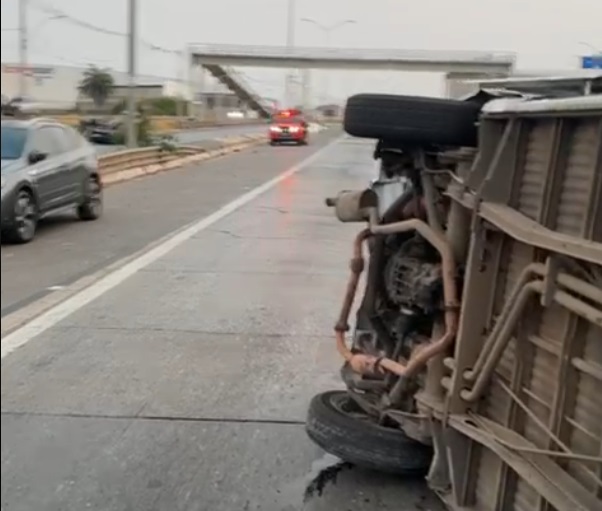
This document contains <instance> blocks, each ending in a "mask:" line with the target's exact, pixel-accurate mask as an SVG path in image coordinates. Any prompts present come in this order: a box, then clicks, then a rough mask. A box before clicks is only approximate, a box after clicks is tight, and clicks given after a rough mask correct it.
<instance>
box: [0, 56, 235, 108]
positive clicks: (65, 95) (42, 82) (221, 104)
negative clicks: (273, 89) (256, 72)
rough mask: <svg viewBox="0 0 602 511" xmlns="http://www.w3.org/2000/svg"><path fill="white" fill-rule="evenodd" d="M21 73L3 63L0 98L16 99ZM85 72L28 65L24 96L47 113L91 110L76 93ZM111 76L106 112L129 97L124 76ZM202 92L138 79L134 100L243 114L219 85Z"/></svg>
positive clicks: (211, 84) (153, 79) (147, 78)
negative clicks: (175, 102) (177, 100)
mask: <svg viewBox="0 0 602 511" xmlns="http://www.w3.org/2000/svg"><path fill="white" fill-rule="evenodd" d="M21 70H22V67H21V66H20V65H19V64H15V63H2V77H1V82H2V95H3V96H6V97H8V98H13V97H16V96H19V94H20V76H21ZM85 71H86V68H84V67H75V66H54V65H46V64H31V65H29V66H27V68H26V69H25V72H24V74H25V79H26V90H27V96H28V98H29V99H31V100H32V101H34V102H35V103H39V104H41V105H43V108H44V109H48V110H63V111H64V110H73V109H76V108H77V109H79V110H83V111H88V110H92V109H93V108H94V105H93V102H92V101H91V100H90V98H87V97H86V96H83V95H82V94H80V91H79V85H80V83H81V81H82V79H83V76H84V73H85ZM110 72H111V74H112V75H113V78H114V80H115V88H114V90H113V94H112V95H111V97H110V98H109V100H108V101H107V105H106V109H107V110H111V109H112V108H113V107H114V106H115V105H117V104H120V103H122V102H123V101H124V100H125V99H126V97H127V93H128V76H127V74H126V73H124V72H119V71H112V70H111V71H110ZM205 91H206V92H204V93H203V94H193V93H192V92H191V87H189V86H188V84H183V83H182V82H177V81H174V80H166V79H162V78H157V77H152V76H139V77H137V79H136V96H137V97H138V98H140V99H158V98H164V97H172V98H181V99H182V100H184V101H187V102H188V101H191V102H192V104H193V105H195V107H194V108H192V109H190V110H189V111H191V112H192V113H194V112H196V111H199V110H200V105H203V108H204V109H206V111H212V112H213V113H214V114H220V115H221V113H222V112H223V113H224V115H225V114H226V113H227V112H228V111H231V110H242V105H241V104H240V101H239V100H238V98H237V97H236V96H235V95H234V94H233V93H232V92H230V91H227V90H226V89H225V88H224V87H223V86H222V85H221V84H219V83H217V82H211V81H209V80H208V83H207V84H206V86H205Z"/></svg>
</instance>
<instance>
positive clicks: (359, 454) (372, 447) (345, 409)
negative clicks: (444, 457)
mask: <svg viewBox="0 0 602 511" xmlns="http://www.w3.org/2000/svg"><path fill="white" fill-rule="evenodd" d="M305 428H306V431H307V434H308V436H309V437H310V438H311V439H312V440H313V441H314V442H315V443H316V444H317V445H318V446H320V447H321V448H322V449H324V450H325V451H326V452H327V453H329V454H332V455H334V456H337V457H338V458H340V459H342V460H343V461H345V462H347V463H351V464H352V465H356V466H358V467H363V468H366V469H369V470H376V471H379V472H386V473H390V474H398V475H412V476H419V475H425V474H426V473H427V472H428V470H429V467H430V465H431V461H432V458H433V450H432V448H431V447H428V446H426V445H423V444H421V443H418V442H417V441H416V440H412V439H411V438H409V437H408V436H406V434H405V433H404V432H403V431H401V430H400V429H396V428H389V427H384V426H380V425H379V424H376V422H374V421H373V420H371V419H370V418H369V417H368V416H366V415H365V413H364V412H363V411H362V410H361V409H360V408H359V406H358V405H357V404H355V403H354V401H353V400H352V399H351V398H350V397H349V395H348V393H347V392H345V391H333V392H325V393H323V394H319V395H317V396H316V397H314V399H313V400H312V402H311V404H310V406H309V411H308V416H307V422H306V426H305Z"/></svg>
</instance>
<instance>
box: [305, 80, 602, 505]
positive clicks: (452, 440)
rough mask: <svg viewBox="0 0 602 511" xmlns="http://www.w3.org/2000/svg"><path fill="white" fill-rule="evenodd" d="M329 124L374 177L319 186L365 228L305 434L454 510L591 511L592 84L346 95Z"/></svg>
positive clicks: (599, 147) (595, 175)
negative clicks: (551, 90)
mask: <svg viewBox="0 0 602 511" xmlns="http://www.w3.org/2000/svg"><path fill="white" fill-rule="evenodd" d="M600 80H602V77H600ZM596 86H597V87H599V86H600V84H599V83H598V82H596ZM588 90H590V91H591V84H590V88H589V89H588ZM345 129H346V131H347V133H349V134H350V135H352V136H356V137H362V138H371V139H376V140H377V141H378V143H377V146H376V150H375V158H376V159H378V160H379V161H380V175H379V177H378V179H377V180H376V181H374V182H373V183H372V185H371V186H370V187H369V188H367V189H365V190H358V191H344V192H341V193H340V194H339V195H338V196H337V197H334V198H329V199H327V205H328V206H330V207H333V208H334V209H335V212H336V215H337V217H338V219H339V220H341V221H342V222H358V223H364V224H365V227H364V228H363V229H358V234H357V236H356V238H355V240H354V241H353V246H352V248H351V250H350V252H351V260H350V265H349V267H350V276H349V280H348V283H347V288H346V291H345V295H344V297H343V304H342V307H341V311H340V314H339V317H338V318H337V321H336V325H335V336H334V337H335V342H336V349H337V350H338V352H339V353H340V355H341V357H342V360H343V367H342V370H341V376H342V379H343V381H344V382H345V385H346V388H347V390H346V391H335V392H329V393H325V394H321V395H319V396H316V398H315V399H314V400H313V402H312V404H311V406H310V410H309V416H308V421H307V430H308V434H309V435H310V437H311V438H312V439H313V440H314V441H315V442H316V443H317V444H318V445H320V446H321V447H323V448H324V449H325V450H327V451H328V452H330V453H332V454H335V455H337V456H339V457H340V458H342V459H343V460H345V461H348V462H351V463H355V464H357V465H358V466H363V467H367V468H370V469H376V470H382V471H388V472H393V473H398V474H423V475H425V476H426V477H427V479H428V481H429V484H430V486H431V487H432V488H433V489H434V490H435V491H436V492H437V493H438V494H439V495H440V496H441V498H442V499H443V500H444V501H445V502H446V503H447V504H448V506H449V507H450V508H451V509H453V510H456V511H460V510H465V511H468V510H474V511H506V510H520V511H544V510H545V511H552V510H558V511H569V510H571V511H572V510H580V511H596V510H602V392H600V388H601V383H602V96H601V95H598V94H593V95H579V96H573V97H562V98H556V97H550V96H549V95H548V96H543V95H542V96H541V97H537V96H532V95H529V96H527V95H521V94H516V93H513V94H510V93H508V94H506V93H503V92H501V93H500V92H496V93H494V92H490V91H489V92H487V91H482V92H480V93H478V94H476V95H475V96H473V97H471V98H468V99H467V100H465V101H453V100H439V99H430V98H414V97H404V96H385V95H358V96H354V97H352V98H350V100H349V102H348V105H347V110H346V114H345ZM360 286H362V291H361V297H360ZM356 300H357V301H358V303H357V304H356V303H355V301H356ZM353 313H355V325H354V328H353V330H352V331H351V328H350V324H349V323H350V319H351V315H352V314H353ZM350 331H351V334H349V332H350Z"/></svg>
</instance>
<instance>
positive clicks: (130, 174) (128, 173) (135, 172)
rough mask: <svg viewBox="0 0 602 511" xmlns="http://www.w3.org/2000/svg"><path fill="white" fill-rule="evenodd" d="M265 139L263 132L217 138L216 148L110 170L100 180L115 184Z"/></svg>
mask: <svg viewBox="0 0 602 511" xmlns="http://www.w3.org/2000/svg"><path fill="white" fill-rule="evenodd" d="M265 141H266V136H265V135H264V134H261V135H247V136H240V137H231V138H224V139H218V140H216V142H219V143H220V144H221V146H220V147H218V148H216V149H210V150H203V149H199V152H198V153H197V154H192V155H186V156H183V157H181V158H177V159H174V160H171V161H169V162H166V163H163V164H155V165H147V166H144V167H136V168H130V169H126V170H122V171H117V172H111V173H109V174H106V175H104V176H102V182H103V184H104V185H105V186H112V185H116V184H119V183H123V182H126V181H131V180H133V179H137V178H140V177H144V176H151V175H154V174H157V173H159V172H165V171H168V170H172V169H176V168H180V167H183V166H185V165H188V164H191V163H200V162H202V161H205V160H213V159H215V158H219V157H221V156H226V155H228V154H232V153H237V152H240V151H242V150H244V149H248V148H250V147H253V146H257V145H260V144H262V143H264V142H265Z"/></svg>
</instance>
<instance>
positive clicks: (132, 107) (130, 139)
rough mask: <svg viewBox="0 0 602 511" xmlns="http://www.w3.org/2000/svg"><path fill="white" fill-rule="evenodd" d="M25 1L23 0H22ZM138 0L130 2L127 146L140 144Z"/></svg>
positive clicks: (130, 0)
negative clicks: (137, 84)
mask: <svg viewBox="0 0 602 511" xmlns="http://www.w3.org/2000/svg"><path fill="white" fill-rule="evenodd" d="M21 1H23V0H21ZM136 4H137V0H129V3H128V42H127V56H128V95H127V118H126V127H127V139H126V140H127V146H128V147H129V148H134V147H136V146H137V145H138V130H137V126H136V117H137V113H138V112H137V111H136V39H137V37H136V25H137V5H136Z"/></svg>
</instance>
